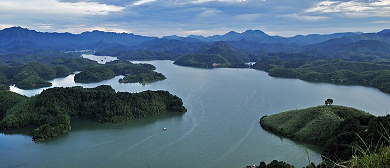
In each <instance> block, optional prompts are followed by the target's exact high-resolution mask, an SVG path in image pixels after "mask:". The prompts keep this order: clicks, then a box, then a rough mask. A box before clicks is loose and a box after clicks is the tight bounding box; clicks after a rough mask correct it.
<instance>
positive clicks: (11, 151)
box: [0, 58, 390, 168]
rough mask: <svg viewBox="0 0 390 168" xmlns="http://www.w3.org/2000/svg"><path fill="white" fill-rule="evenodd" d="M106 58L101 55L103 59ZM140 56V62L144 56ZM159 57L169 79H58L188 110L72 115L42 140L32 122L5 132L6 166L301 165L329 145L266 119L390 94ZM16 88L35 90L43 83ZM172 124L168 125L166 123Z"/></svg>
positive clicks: (370, 108) (367, 102)
mask: <svg viewBox="0 0 390 168" xmlns="http://www.w3.org/2000/svg"><path fill="white" fill-rule="evenodd" d="M97 59H99V60H102V59H100V58H97ZM135 63H140V62H139V61H136V62H135ZM142 63H149V64H153V65H155V66H156V67H157V70H156V71H157V72H160V73H163V74H164V75H165V76H166V77H167V79H166V80H163V81H158V82H155V83H151V84H147V85H145V86H142V85H140V84H138V83H132V84H123V83H119V82H118V80H119V79H120V78H121V77H120V76H117V77H115V78H113V79H110V80H106V81H102V82H99V83H92V84H79V83H74V82H73V77H74V75H70V76H68V77H65V78H58V79H54V80H52V81H51V82H52V83H53V87H56V86H76V85H79V86H83V87H96V86H98V85H102V84H108V85H111V86H112V87H113V88H114V89H115V90H116V91H128V92H141V91H144V90H168V91H169V92H170V93H172V94H175V95H177V96H179V97H180V98H182V99H183V102H184V106H185V107H186V108H187V109H188V112H187V113H185V114H177V113H167V114H163V115H160V116H151V117H145V118H139V119H135V120H130V121H126V122H123V123H117V124H101V123H98V122H95V121H91V120H75V121H72V130H71V131H70V132H69V133H67V134H64V135H61V136H59V137H56V138H54V139H51V140H48V141H45V142H41V143H34V142H31V137H30V136H29V135H28V132H29V131H31V130H29V129H23V130H14V131H7V132H4V133H0V151H1V153H2V157H1V159H0V165H2V166H4V167H57V166H60V167H148V166H149V167H232V168H234V167H243V166H245V165H251V164H258V163H259V162H260V161H263V160H264V161H266V162H270V161H272V160H273V159H277V160H283V161H285V162H287V163H290V164H293V165H294V166H296V167H302V166H305V165H307V164H308V162H309V161H308V159H307V158H308V157H309V158H310V161H312V162H314V163H319V162H320V161H321V157H320V154H319V152H320V151H321V148H320V147H318V146H314V145H308V144H304V143H298V142H295V141H291V140H289V139H286V138H282V137H279V136H276V135H274V134H271V133H268V132H267V131H264V130H263V129H262V128H261V127H260V126H259V119H260V118H261V117H262V116H264V115H270V114H275V113H279V112H282V111H286V110H291V109H301V108H306V107H311V106H316V105H322V104H323V103H324V101H325V100H326V99H327V98H332V99H333V100H334V104H337V105H345V106H350V107H355V108H358V109H361V110H364V111H366V112H369V113H371V114H374V115H386V113H387V111H388V109H389V108H390V104H389V103H388V102H390V95H388V94H385V93H382V92H380V91H378V90H377V89H375V88H370V87H363V86H341V85H333V84H326V83H310V82H305V81H301V80H297V79H281V78H273V77H270V76H268V75H267V73H266V72H263V71H258V70H254V69H227V68H220V69H198V68H190V67H182V66H177V65H173V62H172V61H142ZM11 89H12V90H13V91H15V92H18V93H21V94H24V95H28V96H32V95H35V94H38V93H40V92H41V91H42V89H35V90H20V89H17V88H15V87H13V88H11ZM164 127H167V129H168V130H167V131H163V130H162V128H164Z"/></svg>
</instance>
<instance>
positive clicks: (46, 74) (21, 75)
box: [0, 56, 98, 90]
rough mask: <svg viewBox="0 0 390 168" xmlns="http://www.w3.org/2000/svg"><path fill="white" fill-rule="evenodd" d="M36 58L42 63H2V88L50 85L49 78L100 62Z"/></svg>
mask: <svg viewBox="0 0 390 168" xmlns="http://www.w3.org/2000/svg"><path fill="white" fill-rule="evenodd" d="M26 57H27V58H30V57H28V56H26ZM34 58H36V60H35V61H37V62H40V63H36V62H29V63H27V64H24V62H6V63H4V64H3V65H0V90H9V85H15V86H17V87H18V88H21V89H35V88H42V87H49V86H51V85H52V84H51V83H50V82H48V81H47V80H51V79H54V78H58V77H65V76H68V75H69V74H71V73H72V72H73V71H82V70H85V69H86V68H87V67H91V66H95V65H97V64H98V63H96V62H95V61H91V60H88V59H84V58H65V57H41V56H36V57H34Z"/></svg>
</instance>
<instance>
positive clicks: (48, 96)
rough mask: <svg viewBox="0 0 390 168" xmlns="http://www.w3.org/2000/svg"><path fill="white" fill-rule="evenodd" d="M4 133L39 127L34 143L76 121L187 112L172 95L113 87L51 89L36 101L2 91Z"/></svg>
mask: <svg viewBox="0 0 390 168" xmlns="http://www.w3.org/2000/svg"><path fill="white" fill-rule="evenodd" d="M0 109H1V110H0V129H2V130H9V129H17V128H23V127H27V126H37V127H38V128H36V129H35V130H34V132H33V133H32V136H33V140H34V141H43V140H46V139H50V138H53V137H55V136H57V135H60V134H63V133H66V132H68V131H69V130H70V129H71V127H70V122H71V120H72V119H74V118H88V119H94V120H96V121H98V122H102V123H117V122H122V121H126V120H130V119H133V118H138V117H145V116H150V115H158V114H162V113H165V112H186V111H187V110H186V108H185V107H184V106H183V102H182V100H181V99H180V98H179V97H177V96H174V95H172V94H170V93H169V92H168V91H144V92H140V93H128V92H115V90H114V89H112V88H111V86H107V85H102V86H98V87H96V88H82V87H80V86H76V87H71V88H50V89H46V90H44V91H43V92H42V93H41V94H39V95H36V96H33V97H30V98H28V97H25V96H21V95H19V94H17V93H13V92H10V91H0Z"/></svg>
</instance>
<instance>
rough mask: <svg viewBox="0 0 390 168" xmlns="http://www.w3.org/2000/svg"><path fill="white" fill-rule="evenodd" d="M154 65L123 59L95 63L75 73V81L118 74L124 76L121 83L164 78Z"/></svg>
mask: <svg viewBox="0 0 390 168" xmlns="http://www.w3.org/2000/svg"><path fill="white" fill-rule="evenodd" d="M155 69H156V67H155V66H153V65H150V64H133V63H131V62H129V61H125V60H115V61H112V62H108V63H106V64H104V65H96V66H94V67H91V68H89V69H86V70H85V71H82V72H80V73H78V74H76V75H75V78H74V80H75V82H79V83H91V82H100V81H103V80H107V79H111V78H113V77H115V76H118V75H123V76H125V77H124V78H122V79H120V80H119V82H121V83H137V82H138V83H141V84H146V83H151V82H156V81H159V80H164V79H166V77H165V76H164V75H163V74H161V73H158V72H155V71H153V70H155Z"/></svg>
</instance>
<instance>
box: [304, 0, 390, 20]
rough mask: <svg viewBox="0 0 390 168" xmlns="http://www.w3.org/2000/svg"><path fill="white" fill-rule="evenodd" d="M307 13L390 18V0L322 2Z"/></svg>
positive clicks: (306, 11) (307, 10)
mask: <svg viewBox="0 0 390 168" xmlns="http://www.w3.org/2000/svg"><path fill="white" fill-rule="evenodd" d="M305 13H323V14H332V13H335V14H341V15H343V16H346V17H352V18H359V17H390V0H376V1H375V0H352V1H347V2H342V1H322V2H319V3H317V4H316V5H315V6H314V7H312V8H309V9H306V10H305Z"/></svg>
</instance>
